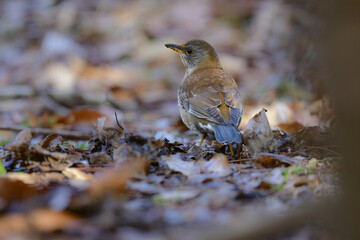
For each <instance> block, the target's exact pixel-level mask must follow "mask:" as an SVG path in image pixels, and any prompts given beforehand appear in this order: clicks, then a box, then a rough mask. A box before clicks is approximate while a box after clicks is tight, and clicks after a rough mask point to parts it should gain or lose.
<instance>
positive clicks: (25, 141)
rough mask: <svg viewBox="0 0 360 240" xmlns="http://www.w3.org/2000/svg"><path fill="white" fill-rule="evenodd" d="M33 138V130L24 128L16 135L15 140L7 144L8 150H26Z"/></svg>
mask: <svg viewBox="0 0 360 240" xmlns="http://www.w3.org/2000/svg"><path fill="white" fill-rule="evenodd" d="M31 139H32V135H31V131H30V129H29V128H27V129H25V130H22V131H21V132H19V133H18V135H16V137H15V139H14V141H12V142H11V143H10V144H8V145H6V146H5V149H6V150H8V151H14V152H24V151H27V150H28V149H29V145H30V142H31Z"/></svg>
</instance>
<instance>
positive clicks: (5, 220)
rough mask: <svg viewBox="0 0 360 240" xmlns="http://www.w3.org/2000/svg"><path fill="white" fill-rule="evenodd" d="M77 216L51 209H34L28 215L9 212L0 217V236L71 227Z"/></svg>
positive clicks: (77, 218)
mask: <svg viewBox="0 0 360 240" xmlns="http://www.w3.org/2000/svg"><path fill="white" fill-rule="evenodd" d="M76 220H79V217H78V216H76V215H74V214H71V213H67V212H57V211H54V210H51V209H47V208H44V209H36V210H33V211H31V212H30V213H29V214H28V215H25V214H19V213H11V214H8V215H5V216H2V217H0V236H3V237H4V236H9V235H11V234H14V233H29V232H33V231H34V230H36V231H39V232H53V231H58V230H63V229H66V228H70V227H73V226H74V225H73V224H74V222H75V221H76Z"/></svg>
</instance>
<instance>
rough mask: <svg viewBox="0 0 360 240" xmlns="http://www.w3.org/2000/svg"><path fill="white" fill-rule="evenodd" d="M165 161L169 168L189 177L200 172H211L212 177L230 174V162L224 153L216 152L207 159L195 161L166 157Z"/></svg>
mask: <svg viewBox="0 0 360 240" xmlns="http://www.w3.org/2000/svg"><path fill="white" fill-rule="evenodd" d="M165 163H166V164H167V166H168V168H170V169H171V170H173V171H176V172H180V173H182V174H183V175H185V176H187V177H189V178H191V177H195V176H196V175H198V174H200V173H204V174H211V175H212V176H213V177H224V176H228V175H230V174H231V170H230V164H229V162H228V159H227V157H226V156H225V155H224V154H216V155H215V156H214V157H213V158H212V159H210V160H209V161H205V160H199V161H198V162H196V163H195V162H193V161H183V160H181V159H179V158H175V157H168V158H166V161H165Z"/></svg>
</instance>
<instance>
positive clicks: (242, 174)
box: [0, 0, 341, 239]
mask: <svg viewBox="0 0 360 240" xmlns="http://www.w3.org/2000/svg"><path fill="white" fill-rule="evenodd" d="M0 6H1V7H0V11H1V14H0V20H1V22H2V24H1V25H0V36H1V37H0V43H1V44H0V80H1V81H0V98H1V102H0V158H1V163H2V164H0V173H1V175H0V186H1V187H0V213H1V215H0V237H1V238H4V239H15V238H16V239H220V238H221V239H231V237H234V235H231V232H234V229H235V230H237V233H236V234H235V233H234V234H235V236H237V237H243V238H245V239H248V238H249V236H251V237H254V238H256V237H257V238H259V236H257V235H256V234H257V233H259V232H266V231H265V230H264V229H269V228H270V227H269V226H271V228H275V227H277V228H278V229H279V231H278V232H279V233H282V234H280V235H279V236H274V238H276V239H277V238H280V239H288V237H297V239H314V238H315V239H319V238H320V237H322V238H324V237H329V233H328V232H326V231H323V230H322V229H319V228H317V227H316V226H312V225H311V224H308V225H306V224H305V225H306V226H305V227H304V225H301V227H299V228H296V224H293V225H292V227H291V228H290V227H289V230H290V231H287V230H288V229H287V226H286V225H285V224H282V225H281V226H282V228H281V226H280V227H279V226H275V225H274V224H275V223H276V219H282V218H284V219H287V218H286V217H289V221H287V222H289V225H291V224H290V223H291V222H292V219H293V218H294V216H299V214H298V212H294V211H297V210H300V212H301V211H302V209H303V207H304V204H306V203H309V202H320V203H321V202H322V200H324V199H332V198H333V197H334V196H336V195H337V194H338V192H339V191H341V190H340V189H339V187H338V184H339V183H338V181H339V179H338V177H337V169H338V164H339V160H340V156H339V154H338V153H337V149H336V146H334V145H333V143H332V140H334V136H333V131H332V123H333V120H334V116H333V113H332V110H331V107H330V104H329V99H328V98H327V97H326V94H325V93H326V89H325V90H324V86H323V84H321V80H322V78H323V76H322V75H321V74H319V71H318V66H317V64H316V63H317V59H316V57H317V51H316V48H315V47H314V43H313V40H314V39H313V38H314V36H313V33H314V32H316V31H314V28H315V29H316V27H317V25H318V22H317V19H316V17H315V14H314V10H313V8H312V6H311V4H307V5H301V6H299V5H297V4H296V3H295V4H293V5H291V4H290V3H288V2H287V1H271V0H259V1H230V0H229V1H221V2H220V1H210V0H209V1H205V0H204V1H196V2H194V1H183V0H181V1H180V0H179V1H171V2H170V1H147V0H146V1H145V0H143V1H141V0H138V1H120V2H119V1H112V0H109V1H99V2H98V3H97V2H96V1H87V2H83V1H76V0H72V1H70V0H69V1H41V0H33V1H2V2H1V3H0ZM184 12H186V13H187V15H186V16H184ZM193 38H200V39H204V40H206V41H208V42H210V43H211V44H212V45H213V46H214V47H215V49H216V51H217V53H218V55H219V58H220V61H221V63H222V65H223V68H224V70H225V71H227V72H229V74H230V75H231V76H233V78H234V79H235V81H236V82H237V83H238V85H239V89H240V91H241V94H242V97H243V100H244V117H243V119H242V122H241V125H240V130H241V134H242V138H243V143H242V144H240V145H238V146H236V145H233V148H234V150H235V153H234V155H231V153H230V151H229V148H228V146H225V145H222V144H219V143H217V142H215V141H213V142H206V143H205V144H204V145H203V146H202V147H201V148H199V147H198V145H199V141H200V138H199V136H197V135H195V134H194V133H192V132H191V131H189V130H188V129H187V128H186V127H185V126H184V125H183V123H182V122H181V120H180V117H179V110H178V107H177V102H176V96H177V89H178V86H179V83H180V80H181V79H182V77H183V74H184V68H183V66H182V65H181V61H180V59H179V58H178V56H177V55H176V54H173V53H172V52H170V51H169V50H168V49H166V48H165V47H164V44H166V43H170V42H171V43H183V42H185V41H187V40H190V39H193ZM304 211H305V210H304ZM315 212H316V210H315ZM290 213H291V214H293V215H294V216H293V215H291V214H290ZM289 214H290V215H289ZM296 214H297V215H296ZM295 218H296V217H295ZM299 218H300V217H299ZM271 224H273V225H271ZM294 225H295V228H294ZM294 229H295V230H294ZM235 232H236V231H235ZM226 233H230V236H226Z"/></svg>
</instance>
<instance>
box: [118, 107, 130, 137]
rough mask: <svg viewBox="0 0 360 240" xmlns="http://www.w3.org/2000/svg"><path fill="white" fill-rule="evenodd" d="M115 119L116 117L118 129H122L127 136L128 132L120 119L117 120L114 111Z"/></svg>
mask: <svg viewBox="0 0 360 240" xmlns="http://www.w3.org/2000/svg"><path fill="white" fill-rule="evenodd" d="M115 119H116V124H117V125H118V126H119V128H120V129H122V130H123V131H124V134H125V136H126V137H127V136H129V132H128V130H127V129H126V127H125V125H124V124H123V123H122V122H121V121H119V120H118V116H117V114H116V112H115Z"/></svg>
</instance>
